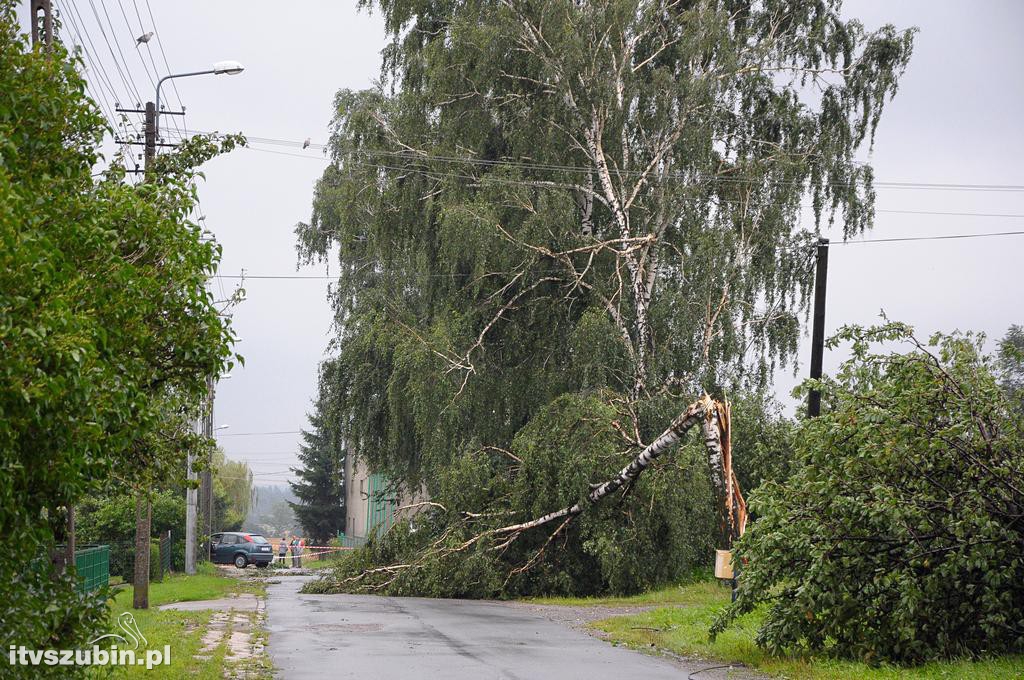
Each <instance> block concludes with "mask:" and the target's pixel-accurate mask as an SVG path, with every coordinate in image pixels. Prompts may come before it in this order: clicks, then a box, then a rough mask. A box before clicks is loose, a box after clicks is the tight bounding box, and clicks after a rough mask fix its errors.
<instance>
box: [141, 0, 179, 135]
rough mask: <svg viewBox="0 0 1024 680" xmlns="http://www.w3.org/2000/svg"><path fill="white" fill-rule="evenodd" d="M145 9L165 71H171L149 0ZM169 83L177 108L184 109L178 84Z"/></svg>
mask: <svg viewBox="0 0 1024 680" xmlns="http://www.w3.org/2000/svg"><path fill="white" fill-rule="evenodd" d="M132 2H135V0H132ZM135 11H136V12H138V11H139V6H138V5H136V6H135ZM146 11H147V12H149V25H150V26H152V27H153V32H154V33H156V44H157V47H159V48H160V56H161V57H162V58H163V60H164V67H165V68H166V69H167V73H172V71H171V64H170V63H169V62H168V61H167V52H165V51H164V41H163V38H162V37H161V36H160V31H159V30H157V27H156V19H155V18H154V17H153V8H152V6H150V4H149V0H146ZM140 22H141V20H140ZM170 83H171V89H173V90H174V98H175V99H176V100H177V101H178V108H179V109H181V110H183V111H184V109H185V105H184V104H183V103H182V101H181V95H180V94H179V93H178V84H177V82H176V81H175V80H171V81H170ZM175 127H177V125H175Z"/></svg>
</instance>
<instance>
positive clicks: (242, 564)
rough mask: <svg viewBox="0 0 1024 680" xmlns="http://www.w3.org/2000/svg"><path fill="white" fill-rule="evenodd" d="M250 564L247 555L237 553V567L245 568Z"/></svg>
mask: <svg viewBox="0 0 1024 680" xmlns="http://www.w3.org/2000/svg"><path fill="white" fill-rule="evenodd" d="M248 564H249V560H247V559H245V555H242V554H238V555H235V566H236V567H238V568H239V569H245V567H246V566H247V565H248Z"/></svg>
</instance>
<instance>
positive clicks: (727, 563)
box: [715, 550, 732, 580]
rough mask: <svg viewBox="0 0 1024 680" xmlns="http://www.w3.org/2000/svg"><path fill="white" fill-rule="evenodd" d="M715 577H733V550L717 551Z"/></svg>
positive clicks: (728, 578) (729, 578)
mask: <svg viewBox="0 0 1024 680" xmlns="http://www.w3.org/2000/svg"><path fill="white" fill-rule="evenodd" d="M715 578H721V579H727V580H731V579H732V551H731V550H716V551H715Z"/></svg>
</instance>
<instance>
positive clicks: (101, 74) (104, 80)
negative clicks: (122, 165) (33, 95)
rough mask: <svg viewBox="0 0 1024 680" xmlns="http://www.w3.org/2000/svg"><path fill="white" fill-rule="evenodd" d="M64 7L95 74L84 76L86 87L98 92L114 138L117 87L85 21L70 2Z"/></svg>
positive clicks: (126, 148) (126, 147)
mask: <svg viewBox="0 0 1024 680" xmlns="http://www.w3.org/2000/svg"><path fill="white" fill-rule="evenodd" d="M62 4H63V3H62ZM65 7H66V8H67V7H70V9H71V11H70V12H66V15H67V19H68V26H69V27H70V28H71V30H72V31H73V32H74V34H75V37H76V38H77V43H78V44H77V47H78V48H79V49H81V51H82V53H83V54H84V55H85V59H86V62H87V63H88V65H89V66H88V68H89V70H90V71H91V72H92V73H94V74H96V78H95V82H93V79H91V78H86V88H88V89H89V91H90V92H93V91H98V92H99V94H100V97H99V98H97V97H95V96H93V100H94V101H95V102H96V104H97V105H98V106H99V107H100V110H101V111H103V115H104V117H105V118H106V119H107V123H108V124H109V125H110V129H111V132H112V133H113V134H114V137H115V140H116V137H117V129H118V127H119V125H118V117H117V105H118V102H119V101H120V98H119V97H118V95H117V88H115V87H114V85H113V83H112V82H111V79H110V75H109V74H108V73H107V70H106V68H105V67H104V66H103V60H102V59H100V57H99V54H96V46H95V44H94V43H93V41H92V36H91V35H89V33H88V31H87V30H86V28H85V22H84V21H83V19H82V17H81V15H80V14H78V10H77V8H75V6H74V5H70V4H68V5H65ZM58 11H59V10H58ZM61 14H62V16H63V14H65V13H61ZM75 15H78V21H77V22H76V21H75ZM83 34H84V36H85V40H88V42H89V46H90V47H91V49H89V48H86V46H85V40H83ZM94 88H95V90H94ZM107 94H109V95H110V99H112V100H113V101H114V104H113V105H111V103H110V100H108V99H107ZM104 104H105V105H106V108H104ZM132 129H133V131H134V132H138V130H137V128H135V126H134V125H132ZM115 143H116V142H115ZM120 146H121V149H122V150H123V151H124V154H125V159H126V160H127V159H128V158H130V157H131V153H132V151H131V147H130V146H129V145H128V144H126V143H125V144H121V145H120Z"/></svg>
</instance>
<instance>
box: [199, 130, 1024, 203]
mask: <svg viewBox="0 0 1024 680" xmlns="http://www.w3.org/2000/svg"><path fill="white" fill-rule="evenodd" d="M198 134H202V133H198ZM243 148H245V149H248V150H250V151H260V152H262V153H272V154H277V155H281V156H293V157H295V158H307V159H312V160H320V161H324V160H327V159H323V158H317V157H315V156H308V155H305V154H295V153H288V152H287V151H274V150H271V149H260V148H257V147H253V146H246V147H243ZM348 163H349V164H351V165H355V166H359V167H366V168H376V169H383V170H393V171H395V172H405V173H410V172H411V173H419V174H422V175H424V176H427V177H430V178H433V179H439V178H443V177H450V178H456V179H465V180H471V181H481V180H484V181H488V182H496V183H498V184H510V185H514V186H526V187H537V186H538V185H537V183H536V182H531V181H529V180H514V179H509V178H505V177H491V176H488V177H476V176H473V175H466V174H460V173H453V172H439V171H434V170H424V169H421V168H413V167H399V166H394V165H383V164H380V163H372V164H371V163H365V162H361V161H348ZM1007 186H1009V185H1007ZM556 188H557V187H556ZM677 200H680V201H690V202H702V201H705V200H706V199H702V198H696V197H693V198H686V197H680V198H678V199H677ZM716 203H718V204H738V203H740V201H722V200H719V201H716ZM800 207H801V208H812V207H813V206H811V205H806V204H804V205H801V206H800ZM875 212H876V213H887V214H897V215H928V216H947V217H986V218H987V217H995V218H1006V219H1024V213H974V212H946V211H940V210H902V209H887V208H876V209H875Z"/></svg>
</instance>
